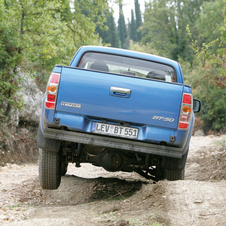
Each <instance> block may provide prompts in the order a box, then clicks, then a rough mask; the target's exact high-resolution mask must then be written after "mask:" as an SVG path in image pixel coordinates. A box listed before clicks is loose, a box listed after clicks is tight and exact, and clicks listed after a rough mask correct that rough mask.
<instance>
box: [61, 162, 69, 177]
mask: <svg viewBox="0 0 226 226" xmlns="http://www.w3.org/2000/svg"><path fill="white" fill-rule="evenodd" d="M67 166H68V163H67V162H62V163H61V176H64V175H65V174H66V173H67Z"/></svg>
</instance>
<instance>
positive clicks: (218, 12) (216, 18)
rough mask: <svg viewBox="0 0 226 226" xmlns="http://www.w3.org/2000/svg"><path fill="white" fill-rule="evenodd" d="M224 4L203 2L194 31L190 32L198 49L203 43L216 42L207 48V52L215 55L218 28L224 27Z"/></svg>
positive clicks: (218, 1)
mask: <svg viewBox="0 0 226 226" xmlns="http://www.w3.org/2000/svg"><path fill="white" fill-rule="evenodd" d="M224 4H225V3H224V1H223V0H217V1H211V2H204V4H203V5H202V11H201V13H200V17H199V18H198V19H197V20H196V21H195V23H194V31H193V32H192V33H193V36H194V38H195V39H196V40H197V45H198V46H199V47H201V46H202V44H203V43H210V42H212V41H213V40H216V41H215V43H213V44H212V46H211V47H210V48H209V51H211V53H215V54H216V53H217V49H218V46H219V37H220V35H221V34H220V33H221V31H220V28H221V27H222V26H223V25H224V17H223V13H222V9H223V7H224ZM207 21H208V23H207Z"/></svg>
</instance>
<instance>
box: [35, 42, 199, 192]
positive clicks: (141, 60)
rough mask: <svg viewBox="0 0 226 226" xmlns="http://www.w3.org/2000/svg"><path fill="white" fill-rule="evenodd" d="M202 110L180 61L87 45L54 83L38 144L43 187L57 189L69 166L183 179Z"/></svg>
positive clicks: (54, 73) (57, 73)
mask: <svg viewBox="0 0 226 226" xmlns="http://www.w3.org/2000/svg"><path fill="white" fill-rule="evenodd" d="M200 107H201V103H200V101H199V100H195V99H193V97H192V90H191V87H190V86H189V85H185V84H184V80H183V74H182V70H181V67H180V65H179V63H178V62H175V61H172V60H170V59H166V58H162V57H159V56H154V55H149V54H145V53H140V52H134V51H128V50H123V49H116V48H108V47H97V46H83V47H81V48H80V49H79V50H78V51H77V53H76V54H75V56H74V58H73V59H72V61H71V63H70V65H69V66H61V65H56V66H55V67H54V69H53V71H52V73H51V75H50V77H49V80H48V83H47V88H46V92H45V95H44V98H43V106H42V114H41V119H40V125H39V131H38V138H37V144H38V147H39V148H40V151H39V180H40V185H41V187H42V188H43V189H57V188H58V187H59V185H60V181H61V176H63V175H65V173H66V172H67V166H68V163H75V166H76V167H80V164H81V163H91V164H93V165H95V166H99V167H103V168H104V169H106V170H107V171H110V172H114V171H126V172H133V171H135V172H137V173H139V174H140V175H142V176H144V177H146V178H150V179H152V180H154V181H158V180H163V179H168V180H182V179H184V168H185V163H186V159H187V155H188V150H189V142H190V138H191V135H192V130H193V126H194V120H195V119H194V112H198V111H199V110H200Z"/></svg>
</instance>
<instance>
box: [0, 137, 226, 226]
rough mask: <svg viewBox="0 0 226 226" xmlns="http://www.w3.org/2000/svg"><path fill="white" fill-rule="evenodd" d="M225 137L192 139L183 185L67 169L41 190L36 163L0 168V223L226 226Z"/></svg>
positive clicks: (85, 166)
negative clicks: (50, 187) (53, 187)
mask: <svg viewBox="0 0 226 226" xmlns="http://www.w3.org/2000/svg"><path fill="white" fill-rule="evenodd" d="M225 149H226V136H225V135H224V136H218V137H216V136H215V137H214V136H206V137H192V141H191V145H190V151H189V157H188V162H187V165H186V178H185V180H184V181H174V182H169V181H161V182H158V183H157V184H153V183H152V182H150V181H147V180H145V179H143V178H141V177H140V176H139V175H137V174H136V173H132V174H131V173H122V172H118V173H109V172H106V171H105V170H103V169H101V168H97V167H93V166H91V165H89V164H83V165H82V167H81V168H75V167H74V166H73V165H70V166H69V170H68V172H67V175H66V176H64V177H62V182H61V185H60V187H59V189H58V190H54V191H46V190H42V189H41V188H40V186H39V182H38V165H22V166H18V165H10V164H8V166H6V167H2V168H0V224H6V225H29V226H30V225H38V226H40V225H42V226H45V225H46V226H47V225H48V226H49V225H54V226H55V225H57V226H58V225H59V226H63V225H100V226H101V225H107V226H110V225H112V226H113V225H114V226H115V225H117V226H126V225H153V226H154V225H155V226H158V225H205V226H208V225H211V226H212V225H222V226H223V225H226V180H225V179H226V163H225V160H226V150H225Z"/></svg>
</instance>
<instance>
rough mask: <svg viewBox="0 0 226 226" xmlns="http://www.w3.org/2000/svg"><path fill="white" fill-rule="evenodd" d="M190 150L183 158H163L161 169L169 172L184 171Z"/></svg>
mask: <svg viewBox="0 0 226 226" xmlns="http://www.w3.org/2000/svg"><path fill="white" fill-rule="evenodd" d="M188 150H189V149H188ZM188 150H187V151H186V153H185V154H184V155H183V156H182V158H171V157H166V156H165V157H163V158H162V164H161V167H162V168H164V169H168V170H183V169H184V167H185V164H186V161H187V157H188Z"/></svg>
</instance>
